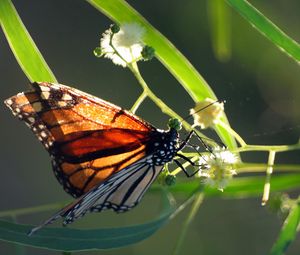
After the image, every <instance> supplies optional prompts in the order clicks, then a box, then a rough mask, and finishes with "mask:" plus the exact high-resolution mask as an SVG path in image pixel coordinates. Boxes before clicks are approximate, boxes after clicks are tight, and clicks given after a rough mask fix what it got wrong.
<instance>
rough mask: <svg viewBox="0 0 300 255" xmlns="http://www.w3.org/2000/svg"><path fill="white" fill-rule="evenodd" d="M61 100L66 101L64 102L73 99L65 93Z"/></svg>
mask: <svg viewBox="0 0 300 255" xmlns="http://www.w3.org/2000/svg"><path fill="white" fill-rule="evenodd" d="M61 99H62V100H66V101H68V100H72V99H73V98H72V96H71V95H69V94H67V93H65V94H63V96H62V98H61Z"/></svg>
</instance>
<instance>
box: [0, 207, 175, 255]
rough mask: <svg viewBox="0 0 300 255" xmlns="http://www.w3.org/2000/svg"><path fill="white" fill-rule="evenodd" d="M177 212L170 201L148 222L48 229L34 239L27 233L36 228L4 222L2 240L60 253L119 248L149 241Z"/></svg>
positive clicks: (1, 230)
mask: <svg viewBox="0 0 300 255" xmlns="http://www.w3.org/2000/svg"><path fill="white" fill-rule="evenodd" d="M174 212H175V209H174V207H173V206H171V203H170V202H168V203H167V205H165V208H164V210H163V211H162V212H161V215H160V216H159V217H158V218H157V219H155V220H153V221H150V222H148V223H144V224H140V225H133V226H128V227H121V228H103V229H89V230H79V229H72V228H48V227H46V228H43V229H41V230H39V231H38V232H37V233H35V234H34V235H32V236H30V237H29V236H27V233H28V232H29V230H31V229H32V228H33V226H30V225H22V224H15V223H11V222H6V221H3V220H0V240H3V241H8V242H12V243H17V244H22V245H26V246H33V247H37V248H44V249H50V250H59V251H83V250H96V249H112V248H119V247H123V246H127V245H130V244H134V243H137V242H139V241H141V240H144V239H146V238H148V237H149V236H151V235H152V234H153V233H155V232H156V231H157V230H158V229H160V228H161V227H162V226H163V225H164V224H166V223H167V222H168V221H169V219H170V216H171V215H172V214H173V213H174Z"/></svg>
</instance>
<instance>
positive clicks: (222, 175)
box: [198, 147, 238, 191]
mask: <svg viewBox="0 0 300 255" xmlns="http://www.w3.org/2000/svg"><path fill="white" fill-rule="evenodd" d="M237 162H238V157H237V156H236V155H235V154H233V153H232V152H230V151H228V150H225V148H219V147H217V148H215V149H214V150H213V153H210V154H205V155H203V156H201V157H200V159H199V165H200V166H201V165H202V166H205V167H204V168H201V169H200V171H199V172H198V175H199V176H200V177H205V179H204V183H205V184H208V185H209V186H212V187H217V188H218V189H219V190H221V191H223V189H224V188H225V187H226V186H227V184H228V180H229V179H231V178H232V176H233V175H236V171H235V164H236V163H237Z"/></svg>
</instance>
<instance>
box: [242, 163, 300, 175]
mask: <svg viewBox="0 0 300 255" xmlns="http://www.w3.org/2000/svg"><path fill="white" fill-rule="evenodd" d="M267 167H268V164H258V163H241V164H237V165H236V169H237V172H238V173H239V174H240V173H261V172H265V171H266V168H267ZM273 170H274V171H276V172H288V171H289V172H299V171H300V165H297V164H294V165H287V164H276V165H273Z"/></svg>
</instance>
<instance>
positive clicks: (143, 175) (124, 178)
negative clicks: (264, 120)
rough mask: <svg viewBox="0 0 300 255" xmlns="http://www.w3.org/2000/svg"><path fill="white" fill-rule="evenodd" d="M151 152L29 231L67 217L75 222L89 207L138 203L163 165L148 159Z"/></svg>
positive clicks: (119, 208)
mask: <svg viewBox="0 0 300 255" xmlns="http://www.w3.org/2000/svg"><path fill="white" fill-rule="evenodd" d="M150 158H151V155H150V156H148V157H146V158H144V159H142V160H139V161H138V162H136V163H134V164H132V165H130V166H128V167H126V168H125V169H124V170H123V171H120V172H117V173H115V174H113V175H112V176H111V177H110V178H109V179H107V180H106V181H104V182H103V183H101V184H100V185H99V186H96V187H94V188H92V189H91V190H90V191H88V192H87V193H86V194H84V195H82V196H81V197H80V198H77V199H76V200H75V201H74V202H72V203H71V204H69V205H67V206H66V207H65V208H63V209H61V210H60V211H58V212H57V213H56V214H54V215H53V216H52V217H51V218H49V219H48V220H46V221H45V222H44V223H42V224H41V225H39V226H37V227H36V228H34V229H32V230H31V232H30V233H29V235H32V234H33V233H34V232H36V231H37V230H39V229H40V228H42V227H43V226H45V225H48V224H51V223H52V222H53V221H55V220H57V219H59V218H64V222H63V224H64V225H67V224H69V223H72V222H73V221H74V220H75V219H77V218H80V217H82V216H83V215H84V214H85V213H86V212H88V211H93V212H94V211H97V212H99V211H102V210H105V209H110V208H112V209H113V210H115V211H116V212H124V211H127V210H129V209H131V208H133V207H134V206H136V205H137V204H138V203H139V201H140V200H141V198H142V196H143V195H144V193H145V192H146V190H147V189H148V188H149V186H150V185H151V183H152V182H153V181H154V180H155V178H156V177H157V175H158V174H159V173H160V171H161V169H162V166H151V165H149V164H148V163H147V160H149V159H150Z"/></svg>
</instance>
